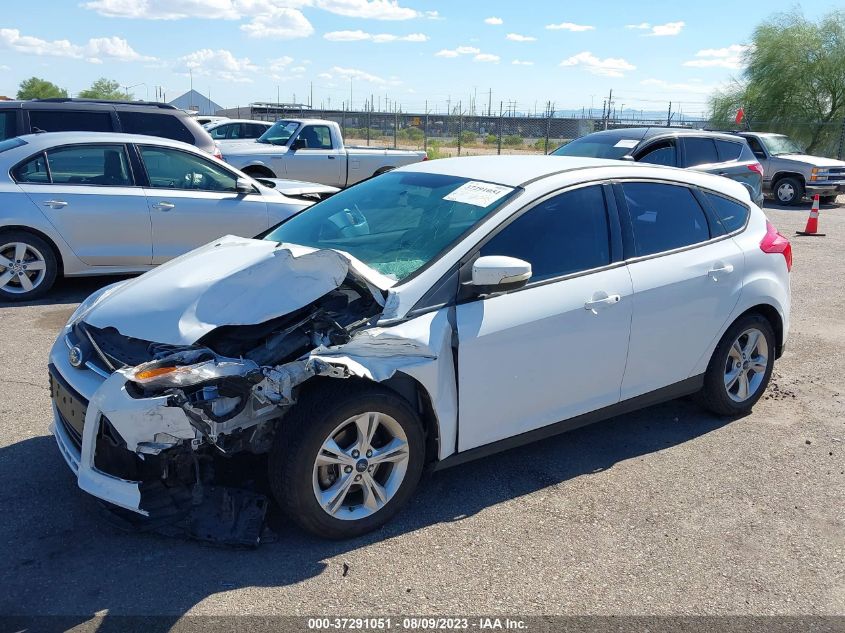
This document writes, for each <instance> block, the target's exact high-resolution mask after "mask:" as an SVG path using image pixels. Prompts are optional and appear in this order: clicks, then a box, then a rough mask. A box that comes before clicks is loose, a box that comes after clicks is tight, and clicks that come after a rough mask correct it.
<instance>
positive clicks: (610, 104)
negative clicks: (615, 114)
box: [604, 88, 613, 130]
mask: <svg viewBox="0 0 845 633" xmlns="http://www.w3.org/2000/svg"><path fill="white" fill-rule="evenodd" d="M612 107H613V88H611V89H610V94H608V95H607V114H606V115H605V119H604V129H605V130H606V129H607V124H608V122H609V119H610V109H611V108H612Z"/></svg>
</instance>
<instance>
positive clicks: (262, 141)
mask: <svg viewBox="0 0 845 633" xmlns="http://www.w3.org/2000/svg"><path fill="white" fill-rule="evenodd" d="M220 150H221V151H222V152H223V159H224V160H225V161H226V162H228V163H231V164H232V165H234V166H235V167H237V168H238V169H240V170H242V171H243V172H244V173H246V174H249V175H251V176H254V177H256V178H293V179H295V180H306V181H308V182H320V183H323V184H324V185H331V186H332V187H341V188H343V187H349V186H350V185H354V184H355V183H356V182H361V181H362V180H366V179H367V178H372V177H373V176H378V175H380V174H383V173H385V172H387V171H390V170H391V169H395V168H396V167H401V166H402V165H410V164H411V163H416V162H419V161H424V160H427V158H428V157H427V155H426V153H425V152H422V151H419V152H418V151H413V150H405V149H388V148H383V147H382V148H379V147H357V146H351V145H345V144H344V141H343V135H342V134H341V131H340V126H339V125H338V124H337V123H335V122H334V121H324V120H322V119H282V120H280V121H276V122H275V123H274V124H273V126H272V127H271V128H270V129H269V130H267V131H266V132H265V133H264V134H263V135H261V137H259V138H258V139H256V142H254V143H250V142H244V143H229V144H225V145H220Z"/></svg>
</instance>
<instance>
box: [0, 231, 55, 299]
mask: <svg viewBox="0 0 845 633" xmlns="http://www.w3.org/2000/svg"><path fill="white" fill-rule="evenodd" d="M14 243H18V244H26V245H27V246H28V247H29V248H32V249H34V250H35V251H37V252H38V253H39V254H40V255H41V257H42V258H43V261H44V274H43V275H40V274H33V273H32V272H29V273H26V272H25V273H24V274H28V277H31V278H32V279H33V280H35V285H34V286H33V288H32V290H30V291H28V292H27V291H25V290H23V288H22V287H21V284H20V282H18V281H16V280H14V279H13V280H11V281H9V282H8V283H7V284H6V285H5V286H3V287H2V288H0V301H32V300H34V299H38V298H40V297H42V296H44V294H46V293H47V291H48V290H50V288H52V286H53V284H54V283H55V282H56V277H57V276H58V274H59V263H58V260H57V258H56V253H55V251H54V250H53V247H52V246H51V245H50V244H48V243H47V242H46V241H45V240H43V239H42V238H40V237H38V236H37V235H35V234H34V233H30V232H28V231H20V230H11V231H0V254H2V255H4V257H5V256H6V255H11V254H12V251H11V250H10V249H5V250H4V249H3V246H4V245H7V244H14ZM29 255H32V251H27V256H29ZM7 259H8V257H7ZM12 259H13V258H12ZM27 259H29V258H27ZM7 271H8V269H7V268H5V267H3V266H0V276H2V275H3V274H5V273H6V272H7ZM30 283H32V282H30ZM15 290H20V291H18V292H15Z"/></svg>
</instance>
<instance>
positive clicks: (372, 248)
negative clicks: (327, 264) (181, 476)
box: [264, 172, 515, 281]
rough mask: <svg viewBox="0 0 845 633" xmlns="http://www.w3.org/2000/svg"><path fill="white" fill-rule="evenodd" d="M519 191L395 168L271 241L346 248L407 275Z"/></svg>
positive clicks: (313, 210)
mask: <svg viewBox="0 0 845 633" xmlns="http://www.w3.org/2000/svg"><path fill="white" fill-rule="evenodd" d="M514 191H515V189H514V188H513V187H506V186H503V185H497V184H492V183H487V182H481V181H474V180H469V179H468V178H458V177H456V176H445V175H442V174H426V173H417V172H407V173H404V172H390V173H387V174H384V175H382V176H379V177H378V178H371V179H370V180H367V181H364V182H362V183H360V184H358V185H355V186H354V187H351V188H349V189H346V190H344V191H341V192H340V193H337V194H335V195H334V196H332V197H331V198H329V199H328V200H325V201H323V202H320V203H318V204H316V205H314V206H313V207H310V208H309V209H306V210H305V211H303V212H302V213H300V214H299V215H296V216H294V217H292V218H291V219H290V220H288V221H287V222H285V223H284V224H282V225H281V226H279V227H278V228H277V229H275V230H274V231H272V232H271V233H270V234H269V235H267V236H266V237H265V238H264V239H267V240H272V241H276V242H288V243H293V244H301V245H303V246H310V247H312V248H330V249H335V250H339V251H345V252H347V253H349V254H350V255H352V256H353V257H355V258H357V259H359V260H360V261H362V262H363V263H364V264H366V265H368V266H369V267H371V268H373V269H375V270H377V271H378V272H380V273H381V274H383V275H385V276H387V277H389V278H391V279H395V280H397V281H401V280H402V279H405V278H406V277H408V276H409V275H410V274H412V273H413V272H414V271H416V270H417V269H419V268H421V267H422V266H424V265H425V264H427V263H428V262H429V261H431V260H433V259H434V258H435V257H437V256H438V255H439V254H440V253H441V252H442V251H444V250H445V249H446V248H447V247H448V246H449V244H451V243H452V242H453V241H455V240H456V239H458V238H459V237H461V236H462V235H464V234H465V233H467V232H468V231H469V230H470V229H471V228H473V227H474V226H475V225H476V224H478V223H479V222H480V221H481V220H482V219H484V218H485V217H487V216H488V215H489V214H490V213H491V212H492V211H494V210H495V209H496V208H498V207H499V206H501V205H502V204H503V203H504V202H505V201H506V200H508V199H509V198H510V197H511V196H512V195H513V194H514Z"/></svg>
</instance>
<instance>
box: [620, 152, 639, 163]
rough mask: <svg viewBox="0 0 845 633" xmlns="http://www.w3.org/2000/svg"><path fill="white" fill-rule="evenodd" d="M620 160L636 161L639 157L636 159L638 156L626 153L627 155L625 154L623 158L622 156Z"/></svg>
mask: <svg viewBox="0 0 845 633" xmlns="http://www.w3.org/2000/svg"><path fill="white" fill-rule="evenodd" d="M619 160H629V161H631V162H636V161H637V159H636V158H634V157H633V156H631V155H630V154H625V155H624V156H623V157H622V158H620V159H619Z"/></svg>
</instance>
